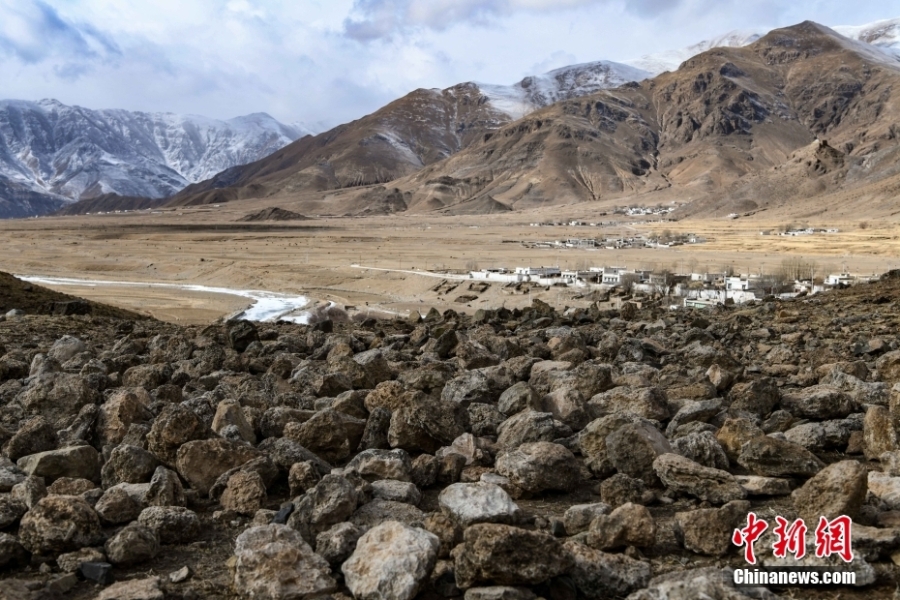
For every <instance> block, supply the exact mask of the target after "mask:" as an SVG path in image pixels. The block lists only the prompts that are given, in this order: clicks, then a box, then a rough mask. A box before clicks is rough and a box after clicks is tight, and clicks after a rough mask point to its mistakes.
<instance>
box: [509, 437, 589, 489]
mask: <svg viewBox="0 0 900 600" xmlns="http://www.w3.org/2000/svg"><path fill="white" fill-rule="evenodd" d="M496 469H497V472H498V473H500V474H501V475H503V476H504V477H507V478H509V480H510V482H512V484H513V485H515V486H517V487H519V488H521V489H522V490H524V491H526V492H529V493H532V494H535V493H539V492H543V491H547V490H558V491H563V492H567V491H570V490H572V489H573V488H574V487H575V486H576V485H577V484H578V482H579V481H580V479H581V469H580V467H579V465H578V461H577V459H576V458H575V456H574V455H573V454H572V453H571V452H570V451H569V450H568V449H566V448H565V447H564V446H561V445H559V444H553V443H551V442H532V443H528V444H522V445H521V446H519V447H518V448H517V449H516V450H509V451H506V452H504V453H503V454H501V455H500V456H498V457H497V462H496Z"/></svg>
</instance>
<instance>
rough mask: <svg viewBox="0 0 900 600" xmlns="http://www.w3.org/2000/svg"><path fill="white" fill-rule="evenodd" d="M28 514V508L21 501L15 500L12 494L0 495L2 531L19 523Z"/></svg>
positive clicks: (0, 524) (0, 526)
mask: <svg viewBox="0 0 900 600" xmlns="http://www.w3.org/2000/svg"><path fill="white" fill-rule="evenodd" d="M26 512H28V507H27V506H26V505H25V503H24V502H22V501H21V500H17V499H16V498H13V497H12V496H11V495H10V494H2V495H0V529H6V528H7V527H9V526H10V525H13V524H14V523H17V522H18V521H19V519H21V518H22V515H24V514H25V513H26Z"/></svg>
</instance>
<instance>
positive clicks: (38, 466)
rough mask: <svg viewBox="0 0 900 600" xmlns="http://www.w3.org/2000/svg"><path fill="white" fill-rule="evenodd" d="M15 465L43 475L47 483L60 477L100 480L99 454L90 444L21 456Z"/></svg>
mask: <svg viewBox="0 0 900 600" xmlns="http://www.w3.org/2000/svg"><path fill="white" fill-rule="evenodd" d="M16 465H17V466H18V467H19V468H20V469H22V471H24V472H25V473H26V474H27V475H35V476H37V477H43V478H44V480H45V481H46V482H47V483H51V482H53V481H56V480H57V479H59V478H60V477H79V478H83V479H88V480H90V481H93V482H99V481H100V455H99V454H98V453H97V451H96V450H94V448H93V447H91V446H87V445H85V446H68V447H66V448H60V449H59V450H48V451H46V452H39V453H37V454H30V455H28V456H23V457H22V458H20V459H19V460H18V462H17V463H16Z"/></svg>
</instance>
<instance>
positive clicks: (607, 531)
mask: <svg viewBox="0 0 900 600" xmlns="http://www.w3.org/2000/svg"><path fill="white" fill-rule="evenodd" d="M585 540H586V542H587V545H588V546H590V547H591V548H594V549H596V550H613V549H616V548H622V547H624V546H635V547H638V548H643V547H647V546H652V545H653V544H655V543H656V522H655V521H654V520H653V516H652V515H651V514H650V511H649V510H647V508H646V507H644V506H641V505H640V504H632V503H630V502H629V503H627V504H623V505H622V506H620V507H618V508H617V509H615V510H614V511H612V512H611V513H610V514H608V515H605V514H601V515H599V516H597V517H596V518H595V519H594V520H593V521H591V524H590V528H589V529H588V533H587V537H586V538H585Z"/></svg>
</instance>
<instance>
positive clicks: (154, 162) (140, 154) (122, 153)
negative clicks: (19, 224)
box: [0, 99, 311, 217]
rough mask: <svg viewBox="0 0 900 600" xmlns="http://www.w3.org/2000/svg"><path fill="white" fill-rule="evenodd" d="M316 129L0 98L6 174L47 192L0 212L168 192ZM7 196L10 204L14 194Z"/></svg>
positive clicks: (8, 182) (0, 152) (0, 158)
mask: <svg viewBox="0 0 900 600" xmlns="http://www.w3.org/2000/svg"><path fill="white" fill-rule="evenodd" d="M310 133H311V132H310V131H308V130H301V129H299V128H297V127H294V126H290V125H285V124H282V123H280V122H278V121H276V120H275V119H273V118H272V117H271V116H269V115H267V114H265V113H254V114H251V115H245V116H241V117H236V118H233V119H229V120H226V121H221V120H217V119H211V118H208V117H202V116H198V115H178V114H174V113H147V112H139V111H127V110H122V109H103V110H91V109H87V108H83V107H80V106H68V105H65V104H63V103H61V102H59V101H57V100H52V99H45V100H40V101H37V102H31V101H26V100H0V181H3V182H4V184H3V185H4V187H5V188H7V189H13V188H15V189H16V190H18V193H19V194H20V195H21V194H23V193H24V192H25V191H28V192H29V193H31V194H37V195H39V196H43V200H42V201H41V202H36V203H30V204H29V205H28V207H22V209H21V210H13V209H12V207H11V206H8V205H7V207H6V209H5V210H4V209H3V207H2V206H0V217H3V216H29V215H31V214H42V213H43V212H45V209H46V207H53V206H56V207H60V206H63V205H65V204H68V203H71V202H75V201H77V200H80V199H91V198H96V197H100V196H106V195H110V194H117V195H119V196H136V197H145V198H151V199H154V198H163V197H167V196H170V195H172V194H174V193H175V192H177V191H179V190H180V189H182V188H183V187H184V186H186V185H188V184H190V183H192V182H195V181H201V180H204V179H207V178H209V177H212V176H213V175H215V174H216V173H219V172H221V171H222V170H224V169H225V168H228V167H231V166H234V165H236V164H243V163H247V162H252V161H253V160H257V159H259V158H261V157H263V156H267V155H268V154H271V152H273V151H275V150H278V149H279V148H281V147H283V146H285V145H287V144H289V143H291V142H292V141H294V140H296V139H299V138H300V137H302V136H304V135H309V134H310ZM4 198H6V199H7V204H11V202H12V198H13V195H12V194H9V193H8V194H7V195H6V196H4ZM19 213H24V214H19Z"/></svg>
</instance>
